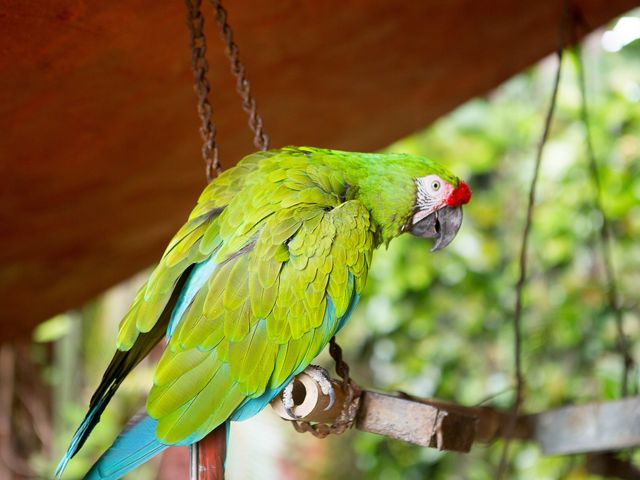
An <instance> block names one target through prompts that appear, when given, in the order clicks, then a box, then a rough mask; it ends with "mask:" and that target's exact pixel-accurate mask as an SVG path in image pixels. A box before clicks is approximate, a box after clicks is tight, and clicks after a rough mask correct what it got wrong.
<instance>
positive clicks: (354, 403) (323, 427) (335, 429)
mask: <svg viewBox="0 0 640 480" xmlns="http://www.w3.org/2000/svg"><path fill="white" fill-rule="evenodd" d="M329 353H330V354H331V357H332V358H333V360H334V361H335V363H336V373H337V374H338V375H340V378H342V389H343V390H344V393H345V395H344V403H343V404H342V410H341V411H340V415H338V418H337V419H336V421H335V422H333V423H332V424H331V425H327V424H325V423H315V424H312V423H310V422H303V421H300V420H293V421H292V422H291V423H292V424H293V428H295V429H296V431H297V432H299V433H305V432H309V433H310V434H311V435H313V436H314V437H317V438H325V437H326V436H327V435H330V434H334V435H339V434H341V433H344V432H345V431H346V430H348V429H349V428H351V427H352V426H353V424H354V422H355V420H356V417H357V415H358V409H359V408H360V397H361V396H362V390H361V389H360V387H359V386H358V385H357V384H356V383H355V382H354V381H353V380H351V378H350V377H349V365H347V363H346V362H345V361H344V360H343V359H342V349H341V348H340V345H338V344H337V342H336V339H335V337H332V338H331V342H330V344H329Z"/></svg>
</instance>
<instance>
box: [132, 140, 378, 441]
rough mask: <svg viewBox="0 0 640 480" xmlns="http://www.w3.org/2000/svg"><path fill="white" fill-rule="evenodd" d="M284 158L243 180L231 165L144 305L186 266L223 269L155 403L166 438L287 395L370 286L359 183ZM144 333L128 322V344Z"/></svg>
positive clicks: (189, 323) (179, 437) (197, 307)
mask: <svg viewBox="0 0 640 480" xmlns="http://www.w3.org/2000/svg"><path fill="white" fill-rule="evenodd" d="M282 154H283V153H282V151H280V155H282ZM260 155H262V157H260V158H258V157H259V156H260ZM274 155H275V154H274V153H272V152H266V153H263V154H257V155H256V156H255V157H256V158H252V157H254V156H251V157H248V158H247V159H245V160H243V162H241V163H240V164H239V165H238V167H236V169H238V168H239V169H241V170H242V171H244V173H243V175H242V176H241V177H238V176H237V175H233V174H231V172H234V171H235V170H236V169H232V170H230V171H229V175H227V177H225V174H223V175H222V176H220V178H219V179H217V180H216V181H214V182H213V183H212V184H211V186H210V187H208V188H207V190H206V191H205V193H204V194H203V197H202V198H201V199H200V202H199V204H198V206H197V207H196V209H195V210H194V213H193V214H192V215H191V217H190V220H189V222H188V223H187V224H186V225H185V226H184V227H183V229H182V230H181V232H182V233H179V234H178V235H176V238H174V240H173V241H172V244H171V245H170V246H169V248H168V249H167V252H165V255H164V257H163V260H162V263H161V264H160V266H159V267H158V269H157V272H158V273H156V272H154V275H153V276H152V278H151V279H150V281H149V284H148V285H147V287H146V290H145V289H144V288H143V290H141V292H140V293H139V298H138V299H137V300H136V305H137V304H138V303H139V304H140V306H139V307H137V308H139V309H142V308H156V307H155V302H157V303H162V301H163V300H162V296H163V295H166V293H165V292H166V291H170V290H171V288H172V287H171V286H172V284H174V282H175V278H177V277H176V275H177V274H176V272H177V271H178V270H180V269H184V268H185V265H189V264H192V263H198V262H203V261H204V260H207V261H211V262H214V263H215V269H214V270H213V273H212V275H211V276H210V277H209V279H208V280H207V281H206V283H205V284H204V286H202V288H200V290H199V291H198V292H197V293H196V294H195V296H194V297H193V299H192V301H191V302H190V304H189V306H188V307H187V309H186V310H185V312H184V314H183V316H182V318H181V320H180V322H179V324H178V326H177V328H176V330H175V332H174V334H173V336H172V337H171V340H170V343H169V346H168V348H167V349H166V350H165V352H164V354H163V357H162V359H161V361H160V363H159V365H158V367H157V370H156V373H155V377H154V386H153V388H152V391H151V393H150V395H149V397H148V400H147V411H148V413H149V415H151V416H152V417H153V418H155V419H157V420H158V429H157V434H158V437H159V438H160V440H162V441H163V442H166V443H179V442H183V441H185V440H186V439H191V440H192V439H194V438H195V439H197V438H200V437H202V436H204V435H205V434H206V433H208V432H209V431H211V430H212V429H213V428H215V427H216V426H217V425H219V424H221V423H222V422H224V421H225V420H226V419H227V418H229V417H230V416H231V415H232V414H233V412H234V411H235V410H236V409H237V408H238V407H239V406H240V405H241V404H242V403H243V402H244V401H245V400H246V399H250V398H257V397H259V396H261V395H262V394H264V393H265V391H267V390H274V389H277V388H281V387H282V385H283V382H285V381H286V380H287V379H288V378H289V377H290V376H291V375H292V374H294V373H297V372H299V371H301V370H302V369H304V368H305V367H306V366H307V365H308V364H309V363H310V362H311V360H312V359H313V358H314V357H315V356H317V355H318V354H319V353H320V351H321V350H322V349H323V348H324V346H325V345H326V344H327V343H328V341H329V340H330V338H331V337H332V336H333V335H334V333H335V331H336V329H337V328H338V325H339V319H340V317H342V316H343V315H344V314H345V312H346V311H347V308H348V307H349V304H350V302H351V301H352V299H353V297H354V295H357V294H359V293H360V292H361V291H362V289H363V287H364V283H365V281H366V276H367V271H368V268H369V265H370V262H371V254H372V251H373V248H374V234H375V232H374V227H373V225H372V223H371V222H370V218H369V212H368V211H367V209H366V208H364V206H363V205H362V204H361V203H360V202H359V201H357V200H348V201H345V197H346V194H347V189H348V187H349V186H348V185H347V183H346V182H345V180H344V178H341V177H340V175H339V174H338V173H336V170H335V169H329V168H328V167H326V166H323V165H322V164H318V163H313V162H309V161H307V160H306V159H305V156H304V154H301V155H299V156H296V155H293V156H291V157H290V158H289V157H288V158H287V161H286V162H284V161H282V158H280V159H277V160H278V161H270V159H269V156H274ZM258 160H262V161H260V162H258ZM245 162H246V164H245ZM218 182H220V183H221V185H223V186H226V189H225V188H222V187H221V186H218ZM204 205H207V206H206V208H205V207H204ZM225 205H226V207H225V208H224V210H222V211H221V212H220V211H219V209H220V208H221V206H225ZM211 212H215V214H212V213H211ZM156 296H157V297H156ZM150 300H151V302H150ZM148 302H149V306H147V305H146V304H147V303H148ZM329 302H331V303H332V304H333V308H334V309H335V314H332V315H331V314H327V311H328V310H327V309H328V304H329ZM134 308H135V305H134ZM331 312H333V310H329V313H331ZM132 315H135V314H132ZM140 318H142V317H140ZM145 328H149V324H148V323H147V319H146V318H145V320H144V322H143V321H140V320H136V321H135V322H134V320H133V317H132V319H131V320H127V319H125V321H124V322H123V327H122V331H121V344H122V345H125V346H126V345H127V344H128V343H129V342H130V341H131V340H130V339H131V337H135V335H137V333H136V332H141V331H145V330H144V329H145ZM122 332H124V333H122Z"/></svg>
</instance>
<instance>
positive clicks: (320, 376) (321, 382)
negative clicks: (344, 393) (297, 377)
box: [304, 365, 336, 412]
mask: <svg viewBox="0 0 640 480" xmlns="http://www.w3.org/2000/svg"><path fill="white" fill-rule="evenodd" d="M304 373H306V374H307V375H309V376H310V377H311V378H313V379H314V380H315V381H316V383H317V384H318V386H319V387H320V391H321V392H322V393H324V394H325V395H329V404H328V405H327V406H326V407H325V409H324V411H325V412H326V411H327V410H330V409H331V407H333V404H334V403H336V392H335V390H334V389H333V385H332V384H331V378H330V377H329V372H327V370H326V369H324V368H322V367H320V366H318V365H309V366H308V367H307V368H305V370H304Z"/></svg>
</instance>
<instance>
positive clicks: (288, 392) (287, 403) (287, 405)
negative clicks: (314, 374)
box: [282, 380, 300, 420]
mask: <svg viewBox="0 0 640 480" xmlns="http://www.w3.org/2000/svg"><path fill="white" fill-rule="evenodd" d="M294 382H295V380H291V381H290V382H289V383H288V384H287V386H286V387H284V390H283V391H282V406H283V407H284V411H285V412H287V415H289V417H291V418H292V419H293V420H298V419H299V418H300V417H299V416H298V415H296V414H295V412H294V411H293V408H294V407H295V406H296V404H295V402H294V401H293V384H294Z"/></svg>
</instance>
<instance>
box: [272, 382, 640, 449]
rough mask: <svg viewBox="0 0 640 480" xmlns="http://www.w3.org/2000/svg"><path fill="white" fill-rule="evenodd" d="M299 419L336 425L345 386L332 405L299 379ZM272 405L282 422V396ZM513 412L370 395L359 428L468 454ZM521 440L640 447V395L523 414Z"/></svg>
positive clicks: (500, 430) (494, 435) (500, 434)
mask: <svg viewBox="0 0 640 480" xmlns="http://www.w3.org/2000/svg"><path fill="white" fill-rule="evenodd" d="M293 381H294V382H296V383H295V384H294V388H293V392H294V393H293V402H294V407H293V408H292V409H291V410H290V411H291V412H292V413H294V414H295V415H296V416H297V417H298V418H297V420H302V421H309V422H324V423H331V422H333V421H335V419H336V418H337V417H338V415H339V413H340V410H341V407H342V401H341V399H342V398H343V396H344V392H343V391H342V384H341V383H339V382H336V381H335V380H332V384H333V387H334V390H335V394H336V401H335V404H334V405H333V407H332V408H330V409H329V410H327V411H325V410H324V409H325V408H326V406H327V405H329V403H330V398H329V395H328V394H324V393H322V390H321V388H320V386H319V385H318V384H317V382H316V380H314V379H313V378H311V377H309V376H307V375H306V374H305V373H304V372H303V373H301V374H300V375H298V376H297V377H296V378H295V379H294V380H293ZM271 405H272V407H273V408H274V410H275V411H276V413H278V415H280V416H281V417H282V418H284V419H286V420H292V419H293V418H292V417H291V416H290V415H289V414H288V413H287V412H286V411H285V408H284V405H283V399H282V395H280V396H278V397H276V398H275V399H274V400H273V402H272V404H271ZM508 422H509V413H508V412H506V411H500V410H496V409H494V408H490V407H465V406H460V405H454V404H450V403H446V402H441V401H436V400H429V399H418V398H415V397H411V396H408V395H404V396H402V397H401V396H392V395H385V394H381V393H376V392H371V391H364V392H363V396H362V401H361V405H360V409H359V411H358V416H357V420H356V424H355V426H356V428H357V429H358V430H362V431H365V432H370V433H376V434H379V435H384V436H387V437H390V438H395V439H398V440H404V441H406V442H410V443H414V444H416V445H421V446H424V447H432V448H437V449H439V450H449V451H455V452H468V451H469V450H470V449H471V446H472V445H473V443H474V442H481V443H488V442H491V441H493V440H496V439H498V438H505V437H506V435H507V432H508V430H509V429H508V428H507V426H508ZM511 435H512V438H514V439H518V440H529V441H534V442H536V443H538V444H539V445H540V448H541V449H542V450H543V452H544V453H545V454H547V455H560V454H569V453H586V452H604V451H611V450H620V449H623V448H630V447H636V446H640V396H639V397H629V398H625V399H623V400H617V401H612V402H601V403H594V404H589V405H581V406H570V407H563V408H558V409H554V410H549V411H546V412H541V413H537V414H530V415H520V416H518V419H517V423H516V428H515V429H514V430H513V433H512V434H511Z"/></svg>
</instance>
